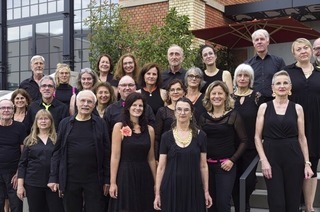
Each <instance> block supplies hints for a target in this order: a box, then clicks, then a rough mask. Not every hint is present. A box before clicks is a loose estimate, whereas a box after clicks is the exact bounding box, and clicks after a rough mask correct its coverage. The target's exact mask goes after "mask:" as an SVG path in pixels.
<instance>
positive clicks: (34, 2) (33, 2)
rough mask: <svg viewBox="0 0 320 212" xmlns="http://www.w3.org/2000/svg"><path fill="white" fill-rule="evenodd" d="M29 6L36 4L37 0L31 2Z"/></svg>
mask: <svg viewBox="0 0 320 212" xmlns="http://www.w3.org/2000/svg"><path fill="white" fill-rule="evenodd" d="M30 4H38V0H31V2H30Z"/></svg>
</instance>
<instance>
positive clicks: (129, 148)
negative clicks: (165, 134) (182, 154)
mask: <svg viewBox="0 0 320 212" xmlns="http://www.w3.org/2000/svg"><path fill="white" fill-rule="evenodd" d="M149 150H150V136H149V132H148V130H145V131H144V132H142V133H140V134H135V133H132V135H131V136H130V137H124V138H123V140H122V144H121V159H120V162H119V168H118V173H117V186H118V197H117V199H113V198H110V202H109V211H110V212H115V211H130V212H150V211H154V209H153V201H154V179H153V176H152V172H151V169H150V166H149V163H148V153H149Z"/></svg>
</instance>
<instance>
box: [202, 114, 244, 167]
mask: <svg viewBox="0 0 320 212" xmlns="http://www.w3.org/2000/svg"><path fill="white" fill-rule="evenodd" d="M199 126H200V127H201V128H202V130H203V131H204V132H205V133H206V134H207V142H208V143H207V157H208V158H211V159H215V160H216V159H227V158H229V159H230V160H231V161H233V162H236V161H237V160H238V159H239V157H240V156H241V155H242V154H243V152H244V151H245V149H246V146H247V140H248V139H247V134H246V129H245V128H244V123H243V121H242V119H241V117H240V115H239V113H238V112H237V111H235V110H232V111H230V112H228V113H227V114H225V115H223V116H222V117H220V118H212V117H211V116H210V115H209V114H208V113H203V114H202V115H201V117H200V120H199ZM236 137H238V138H239V146H238V145H237V144H236V142H237V139H236ZM236 146H238V148H236Z"/></svg>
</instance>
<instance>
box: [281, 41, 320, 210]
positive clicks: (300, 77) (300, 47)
mask: <svg viewBox="0 0 320 212" xmlns="http://www.w3.org/2000/svg"><path fill="white" fill-rule="evenodd" d="M291 51H292V54H293V56H294V58H295V60H296V61H297V62H295V63H293V64H291V65H288V66H286V67H284V70H286V71H287V72H288V74H289V76H290V78H291V82H292V95H291V96H289V99H290V100H291V101H293V102H295V103H297V104H300V105H301V106H302V108H303V111H304V114H305V116H304V118H305V122H304V123H305V133H306V137H307V141H308V148H309V155H310V162H311V163H312V167H311V168H312V171H313V173H314V175H313V176H312V178H311V179H306V180H304V182H303V193H304V202H305V207H306V211H307V212H309V211H313V210H314V209H313V202H314V198H315V194H316V188H317V167H318V162H319V158H320V142H319V141H320V130H319V129H320V83H319V79H320V70H318V69H317V68H316V67H314V66H313V64H312V63H311V58H312V45H311V43H310V41H308V40H307V39H305V38H299V39H297V40H296V41H294V42H293V43H292V49H291Z"/></svg>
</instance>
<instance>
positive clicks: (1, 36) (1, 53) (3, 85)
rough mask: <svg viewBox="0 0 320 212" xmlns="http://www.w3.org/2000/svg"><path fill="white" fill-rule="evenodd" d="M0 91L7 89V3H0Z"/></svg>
mask: <svg viewBox="0 0 320 212" xmlns="http://www.w3.org/2000/svg"><path fill="white" fill-rule="evenodd" d="M0 11H1V14H0V89H2V90H6V89H8V85H7V84H8V83H7V81H8V77H7V74H8V57H7V55H8V41H7V28H8V27H7V1H6V0H5V1H1V2H0Z"/></svg>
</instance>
